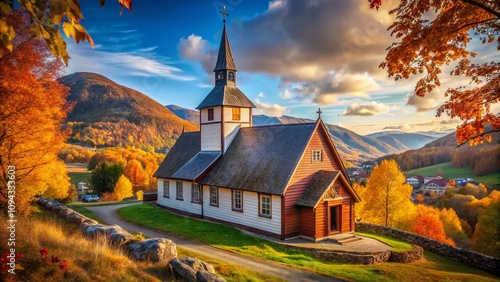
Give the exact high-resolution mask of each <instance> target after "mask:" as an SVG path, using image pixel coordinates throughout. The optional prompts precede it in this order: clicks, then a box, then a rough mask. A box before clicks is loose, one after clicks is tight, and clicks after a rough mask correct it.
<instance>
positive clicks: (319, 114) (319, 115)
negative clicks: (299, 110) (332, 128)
mask: <svg viewBox="0 0 500 282" xmlns="http://www.w3.org/2000/svg"><path fill="white" fill-rule="evenodd" d="M316 113H317V114H318V119H320V118H321V113H322V111H321V108H318V111H317V112H316Z"/></svg>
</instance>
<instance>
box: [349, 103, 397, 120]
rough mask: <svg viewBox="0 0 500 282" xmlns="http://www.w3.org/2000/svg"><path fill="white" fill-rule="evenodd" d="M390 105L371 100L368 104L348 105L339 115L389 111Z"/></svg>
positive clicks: (376, 113) (371, 113) (369, 114)
mask: <svg viewBox="0 0 500 282" xmlns="http://www.w3.org/2000/svg"><path fill="white" fill-rule="evenodd" d="M390 109H391V107H390V106H388V105H385V104H383V103H377V102H375V101H372V102H370V103H368V104H363V105H359V104H357V103H354V104H351V105H349V107H347V109H346V110H345V111H343V112H342V114H340V115H341V116H373V115H378V114H386V113H389V111H390Z"/></svg>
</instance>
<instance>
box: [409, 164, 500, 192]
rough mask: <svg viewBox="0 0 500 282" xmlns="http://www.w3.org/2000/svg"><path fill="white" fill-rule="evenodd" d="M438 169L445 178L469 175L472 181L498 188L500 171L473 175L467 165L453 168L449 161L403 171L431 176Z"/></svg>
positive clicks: (499, 186) (499, 185)
mask: <svg viewBox="0 0 500 282" xmlns="http://www.w3.org/2000/svg"><path fill="white" fill-rule="evenodd" d="M438 169H441V170H442V171H443V175H442V176H443V177H445V178H456V177H462V178H464V177H470V178H473V179H474V181H477V182H480V183H483V184H485V185H487V186H491V187H493V188H496V189H498V188H500V173H494V174H488V175H484V176H474V173H473V172H472V169H470V168H469V167H461V168H454V167H452V166H451V162H448V163H442V164H437V165H431V166H426V167H422V168H417V169H412V170H408V171H405V174H417V175H423V176H432V175H436V174H437V170H438Z"/></svg>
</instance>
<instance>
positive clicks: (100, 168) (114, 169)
mask: <svg viewBox="0 0 500 282" xmlns="http://www.w3.org/2000/svg"><path fill="white" fill-rule="evenodd" d="M122 174H123V166H122V165H121V164H110V163H100V164H98V165H97V166H96V167H95V168H94V170H93V171H92V174H91V176H90V187H91V188H92V189H93V190H94V191H95V192H96V193H98V194H104V193H112V192H113V190H114V188H115V185H116V182H117V181H118V178H120V176H121V175H122Z"/></svg>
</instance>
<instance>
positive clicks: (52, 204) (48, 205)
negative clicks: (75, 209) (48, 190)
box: [43, 199, 62, 211]
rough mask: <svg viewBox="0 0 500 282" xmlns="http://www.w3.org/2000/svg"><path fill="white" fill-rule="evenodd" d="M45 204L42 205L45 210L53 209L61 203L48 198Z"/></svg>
mask: <svg viewBox="0 0 500 282" xmlns="http://www.w3.org/2000/svg"><path fill="white" fill-rule="evenodd" d="M46 200H47V201H45V205H44V206H43V207H44V208H45V209H46V210H49V211H53V210H54V209H56V208H58V207H61V206H62V205H61V204H59V203H58V202H56V201H54V200H50V199H46Z"/></svg>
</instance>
